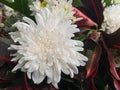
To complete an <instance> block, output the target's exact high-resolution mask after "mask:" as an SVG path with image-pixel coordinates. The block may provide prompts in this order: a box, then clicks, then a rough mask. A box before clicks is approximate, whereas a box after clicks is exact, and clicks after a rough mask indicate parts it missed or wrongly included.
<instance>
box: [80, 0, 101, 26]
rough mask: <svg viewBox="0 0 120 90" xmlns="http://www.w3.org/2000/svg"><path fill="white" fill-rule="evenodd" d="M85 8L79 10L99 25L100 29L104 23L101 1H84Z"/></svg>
mask: <svg viewBox="0 0 120 90" xmlns="http://www.w3.org/2000/svg"><path fill="white" fill-rule="evenodd" d="M82 3H83V6H82V7H79V9H80V10H81V11H82V12H83V13H84V14H85V15H87V16H88V17H89V18H90V19H92V20H93V21H94V22H96V23H97V25H98V27H99V28H100V26H101V23H102V22H103V5H102V3H101V0H82Z"/></svg>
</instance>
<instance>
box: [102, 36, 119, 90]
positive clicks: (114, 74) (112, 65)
mask: <svg viewBox="0 0 120 90" xmlns="http://www.w3.org/2000/svg"><path fill="white" fill-rule="evenodd" d="M100 40H101V41H102V43H103V46H104V48H105V50H106V52H107V55H108V62H109V65H110V73H111V77H112V78H113V81H114V85H115V88H116V89H117V90H119V89H120V77H119V75H118V73H117V70H116V65H115V62H114V59H113V58H112V56H111V54H110V52H109V50H108V47H107V46H106V43H105V41H104V38H103V36H101V38H100Z"/></svg>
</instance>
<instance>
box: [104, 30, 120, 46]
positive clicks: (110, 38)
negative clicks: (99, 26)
mask: <svg viewBox="0 0 120 90" xmlns="http://www.w3.org/2000/svg"><path fill="white" fill-rule="evenodd" d="M102 34H103V37H104V40H105V42H106V44H107V46H109V47H111V48H113V47H115V48H120V29H119V30H117V31H116V32H114V33H112V34H107V33H105V32H104V33H102Z"/></svg>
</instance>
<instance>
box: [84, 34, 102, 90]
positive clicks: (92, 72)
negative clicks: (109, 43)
mask: <svg viewBox="0 0 120 90" xmlns="http://www.w3.org/2000/svg"><path fill="white" fill-rule="evenodd" d="M99 36H100V35H99V33H98V32H94V33H93V34H92V35H91V37H90V40H92V41H93V42H94V43H95V44H96V48H95V50H94V53H93V55H92V60H91V63H90V66H89V68H88V70H87V74H86V78H90V79H91V84H92V90H97V89H96V86H95V84H94V78H95V76H96V74H97V72H98V66H99V60H100V56H101V52H102V51H101V47H100V44H99Z"/></svg>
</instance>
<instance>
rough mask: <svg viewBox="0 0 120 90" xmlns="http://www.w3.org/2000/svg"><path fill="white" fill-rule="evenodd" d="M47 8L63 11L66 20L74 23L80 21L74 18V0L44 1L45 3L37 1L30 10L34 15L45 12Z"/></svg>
mask: <svg viewBox="0 0 120 90" xmlns="http://www.w3.org/2000/svg"><path fill="white" fill-rule="evenodd" d="M46 8H49V9H50V10H51V11H53V10H54V11H57V12H61V10H62V11H63V13H65V16H64V19H71V20H73V21H74V22H75V21H77V20H79V19H76V18H75V17H74V16H73V15H74V13H75V12H74V10H73V7H72V0H44V1H43V2H40V1H38V0H36V1H35V2H33V5H30V9H31V10H32V11H33V12H34V14H35V13H41V12H44V10H45V9H46Z"/></svg>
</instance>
